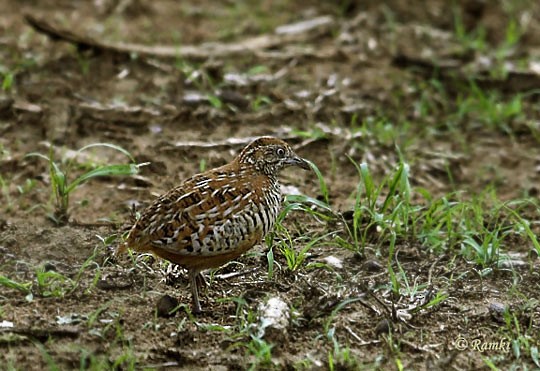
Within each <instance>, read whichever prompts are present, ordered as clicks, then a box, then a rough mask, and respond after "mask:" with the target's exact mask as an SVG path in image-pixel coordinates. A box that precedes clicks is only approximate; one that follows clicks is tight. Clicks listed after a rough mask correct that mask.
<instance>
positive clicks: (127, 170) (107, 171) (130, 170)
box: [66, 164, 139, 193]
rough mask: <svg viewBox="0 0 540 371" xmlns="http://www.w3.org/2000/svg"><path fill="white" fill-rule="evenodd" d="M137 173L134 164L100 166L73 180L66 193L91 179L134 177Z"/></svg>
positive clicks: (136, 167) (137, 168) (137, 169)
mask: <svg viewBox="0 0 540 371" xmlns="http://www.w3.org/2000/svg"><path fill="white" fill-rule="evenodd" d="M138 171H139V167H138V166H137V165H135V164H129V165H106V166H100V167H98V168H97V169H94V170H91V171H89V172H87V173H84V174H82V175H81V176H80V177H78V178H77V179H75V180H74V181H73V182H72V183H71V184H70V185H69V187H68V188H67V190H66V193H70V192H71V191H73V190H74V189H75V188H77V186H79V185H80V184H82V183H84V182H86V181H87V180H90V179H92V178H96V177H100V176H111V175H134V174H137V172H138Z"/></svg>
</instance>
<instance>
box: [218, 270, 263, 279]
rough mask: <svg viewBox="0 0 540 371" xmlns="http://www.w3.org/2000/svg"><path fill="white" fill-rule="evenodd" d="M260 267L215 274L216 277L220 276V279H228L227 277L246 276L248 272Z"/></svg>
mask: <svg viewBox="0 0 540 371" xmlns="http://www.w3.org/2000/svg"><path fill="white" fill-rule="evenodd" d="M258 269H259V268H252V269H249V270H242V271H238V272H231V273H222V274H216V275H214V277H215V278H219V279H220V280H226V279H229V278H232V277H237V276H244V275H246V274H249V273H252V272H255V271H257V270H258Z"/></svg>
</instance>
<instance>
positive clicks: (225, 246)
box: [118, 137, 310, 312]
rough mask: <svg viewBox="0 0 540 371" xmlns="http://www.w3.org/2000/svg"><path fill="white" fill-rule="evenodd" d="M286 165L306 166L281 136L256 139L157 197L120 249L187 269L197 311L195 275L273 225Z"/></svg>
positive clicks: (258, 238) (238, 251) (247, 245)
mask: <svg viewBox="0 0 540 371" xmlns="http://www.w3.org/2000/svg"><path fill="white" fill-rule="evenodd" d="M289 166H298V167H301V168H303V169H310V166H309V164H308V162H307V161H306V160H304V159H302V158H300V157H298V156H297V155H296V154H295V153H294V151H293V150H292V149H291V147H290V146H289V145H288V144H287V143H285V142H284V141H282V140H281V139H277V138H273V137H262V138H259V139H256V140H255V141H253V142H252V143H250V144H249V145H247V146H246V147H245V148H244V149H243V150H242V152H241V153H240V154H239V155H238V156H237V157H236V158H235V159H234V160H233V161H231V162H230V163H228V164H227V165H224V166H221V167H218V168H215V169H212V170H209V171H206V172H204V173H201V174H197V175H195V176H193V177H191V178H189V179H187V180H186V181H184V182H183V183H182V184H180V185H179V186H177V187H175V188H173V189H171V190H170V191H169V192H167V193H165V194H164V195H162V196H160V197H158V198H157V199H156V200H155V201H154V202H153V203H152V204H151V205H150V206H149V207H148V208H146V209H145V210H144V211H143V213H142V215H141V217H140V219H139V220H138V221H137V222H136V223H135V225H134V226H133V227H132V229H131V231H130V232H129V235H128V237H127V240H126V242H125V244H123V245H121V246H120V248H119V250H118V251H119V252H122V251H124V250H125V249H126V248H130V249H133V250H136V251H140V252H145V251H150V252H152V253H154V254H155V255H157V256H160V257H162V258H164V259H167V260H169V261H171V262H173V263H175V264H178V265H180V266H182V267H184V268H186V269H188V271H189V277H190V285H191V292H192V296H193V311H194V312H200V311H201V305H200V302H199V295H198V288H197V276H198V275H199V273H200V272H201V271H202V270H204V269H208V268H215V267H219V266H221V265H223V264H225V263H226V262H228V261H230V260H233V259H235V258H237V257H239V256H240V255H242V254H243V253H244V252H246V251H247V250H249V249H251V248H252V247H253V246H254V245H256V244H257V243H259V242H260V241H261V240H262V239H263V237H264V236H265V235H266V234H267V233H268V232H269V231H270V230H271V229H272V227H273V225H274V222H275V221H276V218H277V215H278V213H279V211H280V207H281V191H280V186H279V183H278V179H277V175H278V173H279V172H280V171H281V170H282V169H284V168H286V167H289Z"/></svg>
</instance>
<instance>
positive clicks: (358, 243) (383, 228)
mask: <svg viewBox="0 0 540 371" xmlns="http://www.w3.org/2000/svg"><path fill="white" fill-rule="evenodd" d="M351 161H352V163H353V164H354V166H355V167H356V169H357V171H358V174H359V177H360V182H359V183H358V187H357V189H356V195H355V204H354V210H353V215H352V223H347V222H345V223H344V224H345V226H346V230H347V232H348V235H349V236H350V238H351V240H352V242H350V243H349V242H347V241H343V240H338V241H337V242H338V244H340V245H343V246H344V247H346V248H348V249H351V250H353V251H355V252H356V253H358V254H360V255H363V253H364V248H365V246H366V244H367V243H368V242H369V238H368V237H369V233H372V232H373V231H376V232H378V233H377V234H378V239H379V241H380V243H382V242H383V241H384V240H385V239H384V237H385V236H387V235H388V234H389V233H396V234H397V235H400V236H408V231H409V227H410V224H411V217H412V215H413V213H414V212H416V211H417V210H418V208H412V206H411V204H410V195H411V187H410V184H409V166H408V165H407V164H406V163H404V162H400V164H399V165H398V167H397V170H396V172H395V173H394V175H393V176H389V177H387V178H386V179H385V180H384V181H383V182H381V184H380V185H379V186H378V187H376V186H375V183H374V181H373V177H372V176H371V173H370V171H369V168H368V166H367V164H365V163H362V164H360V165H359V164H357V163H356V162H354V161H353V160H352V159H351ZM385 188H387V189H388V191H387V193H386V196H384V195H383V190H384V189H385ZM381 199H382V202H380V200H381Z"/></svg>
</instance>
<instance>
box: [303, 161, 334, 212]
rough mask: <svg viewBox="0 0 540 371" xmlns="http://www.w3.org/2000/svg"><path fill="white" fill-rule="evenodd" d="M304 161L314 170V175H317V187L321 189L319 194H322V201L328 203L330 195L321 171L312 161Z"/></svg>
mask: <svg viewBox="0 0 540 371" xmlns="http://www.w3.org/2000/svg"><path fill="white" fill-rule="evenodd" d="M306 161H307V163H308V164H309V166H311V169H312V170H313V171H314V172H315V175H317V179H318V180H319V188H320V189H321V194H322V196H323V199H324V202H326V204H327V205H328V204H329V203H330V202H329V200H330V196H329V193H328V186H327V185H326V181H325V180H324V177H323V175H322V173H321V171H320V170H319V168H318V167H317V165H315V164H314V163H313V162H311V161H309V160H306Z"/></svg>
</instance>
